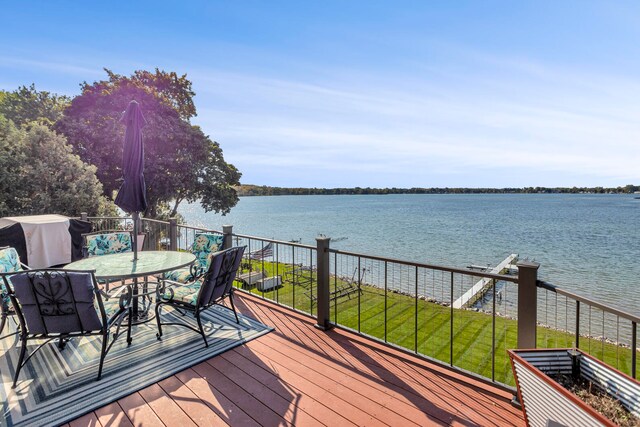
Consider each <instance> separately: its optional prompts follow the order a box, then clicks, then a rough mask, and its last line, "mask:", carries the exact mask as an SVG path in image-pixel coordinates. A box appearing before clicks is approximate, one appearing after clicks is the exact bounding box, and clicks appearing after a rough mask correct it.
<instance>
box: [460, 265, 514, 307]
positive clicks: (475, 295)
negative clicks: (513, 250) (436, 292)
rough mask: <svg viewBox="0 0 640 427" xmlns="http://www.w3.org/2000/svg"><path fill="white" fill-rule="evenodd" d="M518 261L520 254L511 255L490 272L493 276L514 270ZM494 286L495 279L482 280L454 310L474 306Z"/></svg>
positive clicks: (461, 299)
mask: <svg viewBox="0 0 640 427" xmlns="http://www.w3.org/2000/svg"><path fill="white" fill-rule="evenodd" d="M517 261H518V254H511V255H509V256H508V257H506V258H505V259H504V261H502V262H501V263H500V264H498V265H497V266H496V267H494V268H492V269H491V270H489V271H488V273H491V274H502V273H504V272H506V271H508V270H510V269H512V268H513V264H514V263H516V262H517ZM491 286H493V279H489V278H487V277H484V278H482V279H480V280H479V281H478V282H477V283H476V284H475V285H473V286H472V287H471V289H469V290H468V291H467V292H465V293H464V294H463V295H462V296H461V297H460V298H458V299H457V300H455V301H454V302H453V308H464V307H468V306H470V305H473V304H474V303H475V302H476V301H478V299H480V298H482V297H483V296H484V294H485V293H486V292H487V291H488V290H489V289H491Z"/></svg>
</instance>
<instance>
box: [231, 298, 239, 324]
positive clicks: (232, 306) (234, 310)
mask: <svg viewBox="0 0 640 427" xmlns="http://www.w3.org/2000/svg"><path fill="white" fill-rule="evenodd" d="M229 301H231V309H232V310H233V314H234V315H235V316H236V323H237V324H240V319H238V313H237V312H236V305H235V304H234V303H233V292H232V293H230V294H229Z"/></svg>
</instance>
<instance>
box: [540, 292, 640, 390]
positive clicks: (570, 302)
mask: <svg viewBox="0 0 640 427" xmlns="http://www.w3.org/2000/svg"><path fill="white" fill-rule="evenodd" d="M537 285H538V289H539V290H540V293H539V294H538V304H537V307H538V322H539V324H541V325H543V327H542V328H539V329H538V331H539V336H538V340H537V341H538V347H540V348H564V347H576V348H580V349H581V350H582V351H584V352H586V353H589V354H590V355H592V356H593V357H595V358H597V359H599V360H602V361H603V362H605V363H608V364H609V365H611V366H613V367H614V368H616V369H618V370H619V371H622V372H624V373H626V374H628V375H631V376H632V377H633V378H636V376H637V357H638V351H637V348H638V341H637V331H638V322H640V317H638V316H635V315H633V314H630V313H627V312H625V311H623V310H619V309H616V308H613V307H610V306H608V305H606V304H602V303H599V302H597V301H593V300H591V299H589V298H586V297H583V296H581V295H577V294H575V293H573V292H569V291H566V290H564V289H562V288H559V287H557V286H555V285H553V284H551V283H548V282H544V281H540V280H539V281H538V282H537Z"/></svg>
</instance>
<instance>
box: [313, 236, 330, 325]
mask: <svg viewBox="0 0 640 427" xmlns="http://www.w3.org/2000/svg"><path fill="white" fill-rule="evenodd" d="M330 240H331V239H330V238H328V237H318V238H316V245H317V246H316V257H317V266H318V276H317V282H316V286H317V292H316V298H317V300H316V301H317V310H318V311H317V318H318V322H317V323H316V325H315V327H316V328H318V329H322V330H323V331H326V330H328V329H331V327H332V325H331V319H330V315H331V313H330V304H329V302H330V298H329V297H330V295H331V293H330V291H329V269H330V261H329V241H330Z"/></svg>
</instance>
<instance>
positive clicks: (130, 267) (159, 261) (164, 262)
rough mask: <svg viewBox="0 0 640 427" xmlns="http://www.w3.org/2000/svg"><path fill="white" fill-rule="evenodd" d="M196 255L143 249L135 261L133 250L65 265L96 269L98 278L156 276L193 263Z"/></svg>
mask: <svg viewBox="0 0 640 427" xmlns="http://www.w3.org/2000/svg"><path fill="white" fill-rule="evenodd" d="M195 260H196V257H195V255H193V254H192V253H189V252H177V251H142V252H138V260H137V261H135V262H134V261H133V252H124V253H121V254H113V255H102V256H94V257H90V258H85V259H82V260H80V261H75V262H72V263H71V264H67V265H65V266H64V269H66V270H95V276H96V279H98V280H119V279H134V278H137V277H145V276H154V275H156V274H161V273H165V272H167V271H171V270H177V269H179V268H182V267H186V266H188V265H191V264H193V262H194V261H195Z"/></svg>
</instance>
